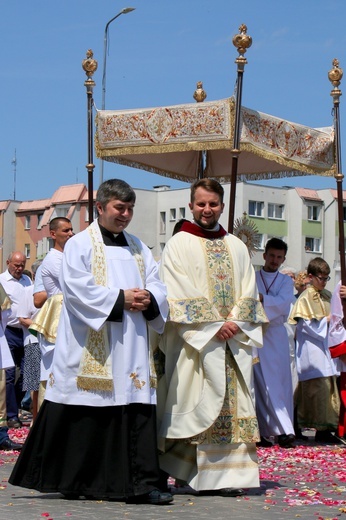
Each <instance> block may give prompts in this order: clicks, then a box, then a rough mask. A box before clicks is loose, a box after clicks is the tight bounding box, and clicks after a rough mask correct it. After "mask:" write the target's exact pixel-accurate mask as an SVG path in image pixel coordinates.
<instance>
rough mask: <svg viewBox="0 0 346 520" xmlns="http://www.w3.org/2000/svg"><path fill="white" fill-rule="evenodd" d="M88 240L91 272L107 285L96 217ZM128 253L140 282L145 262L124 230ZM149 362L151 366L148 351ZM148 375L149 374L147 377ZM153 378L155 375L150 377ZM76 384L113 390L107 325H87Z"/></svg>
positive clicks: (85, 387) (104, 255) (103, 248)
mask: <svg viewBox="0 0 346 520" xmlns="http://www.w3.org/2000/svg"><path fill="white" fill-rule="evenodd" d="M88 232H89V234H90V238H91V243H92V266H91V269H92V274H93V276H94V278H95V282H96V284H97V285H102V286H104V287H106V285H107V262H106V254H105V247H104V243H103V239H102V235H101V232H100V228H99V226H98V223H97V221H94V222H93V223H92V224H91V225H90V226H89V227H88ZM124 235H125V237H126V240H127V243H128V244H129V247H130V251H131V254H132V255H133V256H134V258H135V260H136V262H137V266H138V269H139V272H140V274H141V278H142V280H143V284H144V281H145V265H144V260H143V257H142V255H141V252H140V250H139V248H138V245H137V243H136V242H135V241H134V240H133V238H132V236H131V235H129V234H128V233H126V232H124ZM150 366H151V368H153V366H154V363H153V361H152V355H151V357H150ZM151 379H152V378H151ZM154 380H155V378H154ZM77 388H79V389H80V390H87V391H95V390H96V391H100V390H101V391H106V392H112V391H113V374H112V367H111V359H110V348H109V340H108V334H107V327H106V325H104V326H103V327H102V328H101V329H100V330H99V331H95V330H93V329H91V328H90V327H89V329H88V334H87V339H86V345H85V347H84V349H83V353H82V357H81V361H80V365H79V372H78V376H77Z"/></svg>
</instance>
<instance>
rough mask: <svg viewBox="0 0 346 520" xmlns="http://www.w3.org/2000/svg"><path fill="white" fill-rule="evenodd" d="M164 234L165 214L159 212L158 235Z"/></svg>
mask: <svg viewBox="0 0 346 520" xmlns="http://www.w3.org/2000/svg"><path fill="white" fill-rule="evenodd" d="M164 233H166V212H165V211H160V234H161V235H162V234H164Z"/></svg>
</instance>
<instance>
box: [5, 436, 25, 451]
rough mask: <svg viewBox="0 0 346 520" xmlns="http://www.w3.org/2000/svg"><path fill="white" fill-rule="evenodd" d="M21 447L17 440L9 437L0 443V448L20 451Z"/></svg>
mask: <svg viewBox="0 0 346 520" xmlns="http://www.w3.org/2000/svg"><path fill="white" fill-rule="evenodd" d="M22 447H23V444H19V443H18V442H13V441H11V439H5V440H4V441H3V442H2V443H1V444H0V450H16V451H20V450H21V449H22Z"/></svg>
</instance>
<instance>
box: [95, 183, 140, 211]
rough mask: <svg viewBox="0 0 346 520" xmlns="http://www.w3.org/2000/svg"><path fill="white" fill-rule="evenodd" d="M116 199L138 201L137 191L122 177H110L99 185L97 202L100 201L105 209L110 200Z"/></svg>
mask: <svg viewBox="0 0 346 520" xmlns="http://www.w3.org/2000/svg"><path fill="white" fill-rule="evenodd" d="M114 199H117V200H121V201H122V202H136V193H135V191H134V189H133V188H132V187H131V186H130V185H129V184H127V182H125V181H122V180H121V179H109V180H107V181H104V182H103V183H102V184H101V185H100V186H99V189H98V190H97V193H96V202H99V203H100V204H101V206H102V208H103V209H104V208H105V207H106V206H107V204H108V202H109V201H110V200H114Z"/></svg>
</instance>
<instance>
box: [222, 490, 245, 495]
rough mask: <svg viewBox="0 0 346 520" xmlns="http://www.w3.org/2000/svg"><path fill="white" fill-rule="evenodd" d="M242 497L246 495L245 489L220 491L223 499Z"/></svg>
mask: <svg viewBox="0 0 346 520" xmlns="http://www.w3.org/2000/svg"><path fill="white" fill-rule="evenodd" d="M242 495H245V491H244V490H243V489H235V488H223V489H220V496H221V497H241V496H242Z"/></svg>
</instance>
